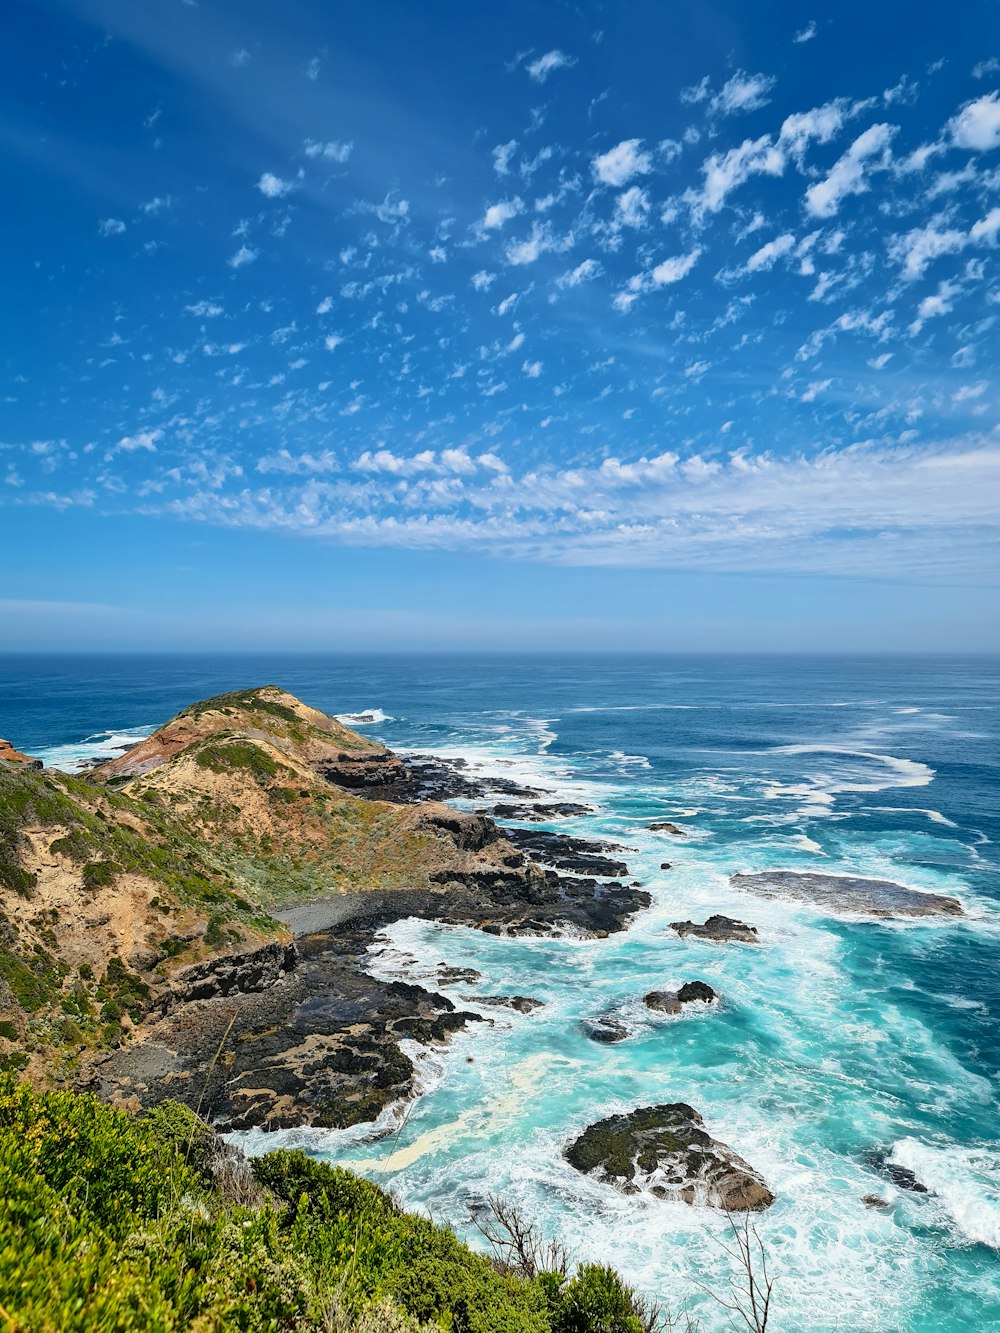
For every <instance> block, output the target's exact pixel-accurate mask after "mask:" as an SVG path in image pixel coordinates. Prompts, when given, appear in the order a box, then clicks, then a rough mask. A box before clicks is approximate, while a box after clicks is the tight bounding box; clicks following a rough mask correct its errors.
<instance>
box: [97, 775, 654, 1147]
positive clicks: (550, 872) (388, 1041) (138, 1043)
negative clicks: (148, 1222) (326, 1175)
mask: <svg viewBox="0 0 1000 1333" xmlns="http://www.w3.org/2000/svg"><path fill="white" fill-rule="evenodd" d="M463 769H464V765H463V763H462V761H461V760H456V761H445V760H437V759H435V760H433V761H431V760H425V759H417V760H416V761H414V762H413V763H412V764H410V763H408V764H407V765H406V770H405V776H404V777H403V779H402V780H397V781H394V782H392V783H383V781H382V780H381V778H382V772H383V771H384V770H380V771H379V773H378V778H377V780H376V788H377V789H376V790H374V791H371V792H370V793H369V792H364V791H363V788H361V787H360V784H358V785H357V786H356V785H355V782H354V778H355V775H356V774H357V775H358V776H360V773H361V768H360V766H359V768H358V769H355V770H352V771H351V774H350V778H349V779H348V782H349V783H350V785H351V786H352V787H353V788H354V789H355V790H356V791H358V794H362V793H363V794H365V795H371V796H373V797H374V796H377V798H378V799H383V800H384V799H390V800H392V801H393V802H394V803H398V804H411V803H416V802H419V803H425V802H427V801H428V799H429V798H431V799H432V800H433V801H434V802H435V804H433V805H430V806H426V805H422V812H421V818H422V819H424V820H430V821H431V823H432V824H433V825H434V826H435V827H436V828H445V829H446V831H447V832H448V834H449V836H451V837H452V838H453V839H454V840H455V842H456V845H457V846H458V847H459V848H460V849H465V850H472V851H475V850H478V849H479V848H480V847H481V846H482V845H484V844H488V843H490V842H491V841H493V840H495V839H497V838H499V837H501V836H502V837H503V838H504V839H506V841H508V842H509V843H511V844H513V847H514V848H516V852H515V853H514V854H513V855H511V856H509V857H506V858H504V861H505V862H507V861H509V864H506V863H500V864H496V863H491V864H489V865H480V866H476V867H473V868H470V869H467V870H465V871H464V872H463V871H456V870H455V869H454V868H448V869H446V870H442V871H441V872H440V874H439V875H437V876H434V877H432V878H435V879H437V880H438V883H437V884H433V885H432V887H430V888H429V889H423V890H420V889H414V890H398V891H364V892H356V893H339V894H336V895H329V896H323V897H317V898H314V899H313V900H311V901H302V902H298V903H295V904H293V905H291V906H289V907H286V908H285V909H283V910H282V909H279V910H277V911H276V913H275V915H277V917H278V918H279V919H280V920H282V921H283V922H284V923H285V924H286V925H287V926H288V928H289V929H290V931H291V933H292V935H293V937H294V941H295V943H294V945H293V946H290V947H286V948H285V949H283V950H282V949H277V948H275V949H272V950H271V952H270V953H268V952H267V951H257V952H258V953H260V954H261V955H262V956H261V957H260V958H257V957H254V958H251V957H250V956H249V955H236V956H233V957H232V958H222V959H216V960H213V961H212V962H211V963H210V964H207V965H205V966H203V967H200V968H194V969H188V970H187V972H186V973H185V974H183V975H181V976H178V977H177V978H176V980H175V985H174V988H173V1000H172V1002H171V1003H169V1004H165V1005H164V1006H163V1007H162V1008H161V1010H160V1013H159V1015H158V1016H156V1017H155V1018H152V1020H147V1021H146V1023H144V1024H143V1025H142V1030H141V1031H140V1032H137V1034H136V1036H137V1040H134V1041H132V1042H131V1043H129V1044H128V1045H125V1046H122V1047H121V1048H119V1049H118V1050H115V1051H112V1052H110V1053H108V1054H106V1055H104V1056H102V1057H100V1058H99V1060H98V1061H96V1062H95V1063H94V1065H93V1066H92V1067H91V1069H90V1070H89V1072H88V1076H87V1078H86V1080H85V1084H84V1086H86V1087H88V1088H90V1089H92V1090H94V1091H96V1092H98V1093H99V1094H100V1095H101V1096H102V1097H106V1098H111V1099H113V1100H116V1101H120V1102H126V1103H129V1104H132V1105H137V1106H149V1105H153V1104H155V1103H157V1102H159V1101H161V1100H164V1099H166V1098H175V1099H177V1100H180V1101H184V1102H186V1103H187V1104H189V1105H191V1106H193V1107H194V1108H196V1109H199V1110H200V1113H201V1114H202V1115H204V1116H206V1117H207V1118H209V1119H210V1120H212V1122H213V1123H214V1124H215V1125H216V1126H217V1127H218V1128H219V1129H221V1130H240V1129H249V1128H252V1127H260V1128H265V1129H284V1128H294V1127H298V1126H303V1125H309V1126H314V1127H322V1128H343V1127H347V1126H349V1125H353V1124H358V1123H362V1122H370V1121H374V1120H375V1119H376V1118H377V1117H378V1115H379V1114H380V1113H381V1112H382V1111H384V1110H385V1109H386V1108H387V1107H388V1106H390V1105H392V1104H393V1103H396V1102H400V1101H403V1100H406V1099H409V1098H412V1097H413V1096H414V1095H416V1092H417V1090H418V1088H417V1070H416V1068H415V1066H414V1064H413V1061H412V1060H411V1059H410V1058H409V1057H408V1056H407V1055H406V1054H405V1052H404V1051H403V1050H402V1049H401V1048H400V1042H401V1041H403V1040H413V1041H417V1042H420V1043H422V1044H434V1043H439V1042H443V1041H447V1040H448V1038H449V1037H450V1036H451V1035H452V1034H453V1033H454V1032H456V1031H458V1030H460V1029H461V1028H463V1027H465V1026H466V1025H467V1024H469V1023H483V1022H490V1021H491V1020H490V1019H488V1018H486V1017H484V1016H483V1015H482V1014H481V1013H475V1012H472V1011H471V1010H463V1009H459V1008H457V1007H456V1005H455V1004H454V1003H453V1002H452V1001H451V1000H450V999H448V998H447V997H446V996H444V995H442V994H440V993H437V992H436V991H434V990H432V989H427V988H425V987H422V986H418V985H411V984H408V983H404V982H399V981H395V982H386V981H382V980H379V979H377V978H376V977H373V976H372V975H370V973H369V972H368V971H367V970H366V969H367V965H368V962H369V949H370V946H371V945H372V944H373V943H374V942H375V941H376V940H377V938H378V936H379V933H380V932H381V931H383V930H384V929H385V928H386V927H387V926H389V925H391V924H393V923H394V922H396V921H400V920H403V919H406V918H408V917H418V918H422V919H424V920H432V921H440V922H445V923H448V924H454V925H465V926H471V927H474V928H476V929H479V930H482V931H484V932H486V933H492V934H505V933H510V934H532V935H535V934H546V933H553V932H555V933H562V932H565V931H572V932H574V933H579V934H586V935H590V936H592V937H598V938H599V937H603V936H606V935H608V934H610V933H612V932H616V931H619V930H623V929H624V928H625V927H626V926H627V924H628V922H629V920H630V919H631V918H632V916H633V915H634V914H635V913H636V912H637V911H640V910H642V909H643V908H645V907H648V906H649V904H650V902H651V899H650V896H649V894H648V893H646V892H645V891H644V890H642V889H641V888H639V887H636V886H634V885H632V886H626V885H623V884H622V883H621V879H622V878H623V877H624V876H627V875H628V873H629V870H628V866H627V864H626V863H625V862H623V861H619V860H617V859H612V858H611V857H609V855H608V853H609V852H612V851H614V852H620V851H624V850H626V849H623V848H619V847H617V846H612V845H609V844H605V843H601V842H597V841H593V840H589V839H583V838H578V837H571V836H567V835H562V834H558V833H551V832H546V833H542V832H533V831H529V830H518V829H498V828H497V827H496V826H495V825H494V824H493V821H492V819H489V818H487V817H484V816H481V815H475V814H468V813H464V812H462V811H459V810H456V809H455V808H454V807H451V806H446V805H444V804H439V803H441V802H443V801H445V800H455V799H459V800H470V799H475V800H477V801H482V800H485V799H488V798H489V797H490V796H492V794H493V793H495V792H496V791H498V790H500V791H503V792H504V793H505V794H507V795H510V796H512V797H516V798H517V799H518V800H519V801H521V802H523V801H526V800H528V801H531V800H533V799H534V797H535V796H536V795H544V793H536V792H535V791H533V790H531V789H529V788H525V787H523V786H520V785H519V784H516V783H513V782H510V781H509V780H507V779H503V778H499V779H496V780H494V779H492V778H490V779H488V780H484V779H478V778H477V779H472V778H471V777H470V776H468V775H467V774H466V773H465V772H464V771H463ZM395 773H396V775H397V777H398V770H395ZM326 776H327V777H328V779H329V780H332V781H334V782H335V783H337V784H338V785H339V784H340V783H341V782H343V781H344V776H343V773H342V772H338V773H337V774H336V775H334V774H333V773H330V774H327V775H326ZM523 809H524V807H523V806H519V807H518V810H519V813H520V812H521V811H522V810H523ZM424 811H426V814H425V813H424ZM574 813H575V811H574ZM546 814H547V817H548V808H546ZM536 857H537V860H536V859H535V858H536ZM538 862H541V863H542V864H538ZM265 955H266V957H265ZM279 955H280V956H279ZM464 979H465V980H466V982H467V981H468V980H469V978H464ZM461 980H463V978H462V977H455V978H449V977H447V976H442V977H441V982H442V984H449V983H452V982H457V981H461ZM475 1003H476V1004H477V1005H480V1004H481V1003H486V1004H489V1005H493V1006H495V1007H501V1006H504V1007H510V1008H512V1009H515V1010H518V1011H520V1012H522V1013H525V1012H530V1010H531V1009H532V1008H534V1007H536V1006H537V1004H538V1002H537V1001H535V1000H532V999H531V998H530V997H528V996H490V997H485V999H484V1000H482V1001H481V1000H480V998H479V997H476V1000H475Z"/></svg>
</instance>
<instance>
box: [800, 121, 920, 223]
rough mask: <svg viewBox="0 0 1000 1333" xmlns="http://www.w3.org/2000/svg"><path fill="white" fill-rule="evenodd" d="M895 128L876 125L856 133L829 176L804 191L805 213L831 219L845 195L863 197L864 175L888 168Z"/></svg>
mask: <svg viewBox="0 0 1000 1333" xmlns="http://www.w3.org/2000/svg"><path fill="white" fill-rule="evenodd" d="M897 129H898V126H896V125H886V124H879V125H872V126H870V127H869V128H868V129H867V130H865V132H864V133H863V134H859V135H858V137H857V138H856V139H855V140H854V142H853V143H852V144H851V146H850V148H848V150H847V152H846V153H844V155H843V156H842V157H841V158H839V159H838V160H837V162H835V163H834V166H833V170H832V171H831V172H830V174H829V176H827V177H826V179H825V180H822V181H817V183H816V184H815V185H810V187H809V189H808V190H806V199H805V202H806V211H807V212H808V213H811V214H812V216H813V217H817V218H830V217H833V216H834V214H835V213H836V212H837V210H838V208H839V207H840V204H841V202H842V200H843V199H845V198H846V197H847V196H848V195H851V194H863V193H864V192H865V191H866V190H867V189H868V182H867V180H866V179H865V173H866V172H867V171H874V170H879V169H884V168H885V167H887V166H888V165H889V160H890V156H891V155H890V150H889V145H890V144H891V142H892V138H893V135H894V134H895V133H896V131H897Z"/></svg>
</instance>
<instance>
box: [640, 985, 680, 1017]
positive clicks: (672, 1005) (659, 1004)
mask: <svg viewBox="0 0 1000 1333" xmlns="http://www.w3.org/2000/svg"><path fill="white" fill-rule="evenodd" d="M643 1003H644V1004H645V1005H646V1007H647V1008H648V1009H655V1010H656V1012H657V1013H658V1014H679V1013H680V1012H681V1010H682V1009H683V1008H684V1006H683V1005H682V1004H681V1002H680V1000H679V999H678V998H677V992H676V991H672V990H651V991H650V992H649V994H648V995H645V996H643Z"/></svg>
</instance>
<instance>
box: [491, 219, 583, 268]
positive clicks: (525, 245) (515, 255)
mask: <svg viewBox="0 0 1000 1333" xmlns="http://www.w3.org/2000/svg"><path fill="white" fill-rule="evenodd" d="M571 244H572V237H558V236H556V235H555V233H554V232H553V231H552V228H551V226H550V225H549V223H547V222H533V223H532V224H531V235H530V236H528V237H527V238H526V239H524V240H521V241H511V242H510V244H509V245H508V246H507V251H506V254H507V262H508V264H515V265H517V264H533V263H534V262H535V260H536V259H538V257H539V256H540V255H542V254H544V253H545V252H546V251H548V250H554V251H556V252H559V251H562V250H568V249H569V247H570V245H571Z"/></svg>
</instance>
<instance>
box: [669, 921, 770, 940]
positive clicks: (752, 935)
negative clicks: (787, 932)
mask: <svg viewBox="0 0 1000 1333" xmlns="http://www.w3.org/2000/svg"><path fill="white" fill-rule="evenodd" d="M670 929H671V930H676V932H677V934H678V935H680V936H681V938H686V937H687V936H688V935H693V936H694V937H695V939H699V940H714V941H716V942H718V943H726V942H729V941H737V942H739V943H742V944H759V943H760V940H759V938H758V936H757V927H756V926H750V925H747V923H746V922H745V921H736V920H735V919H734V918H733V917H731V916H710V917H709V918H708V920H707V921H704V922H701V923H699V922H697V921H671V923H670Z"/></svg>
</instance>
